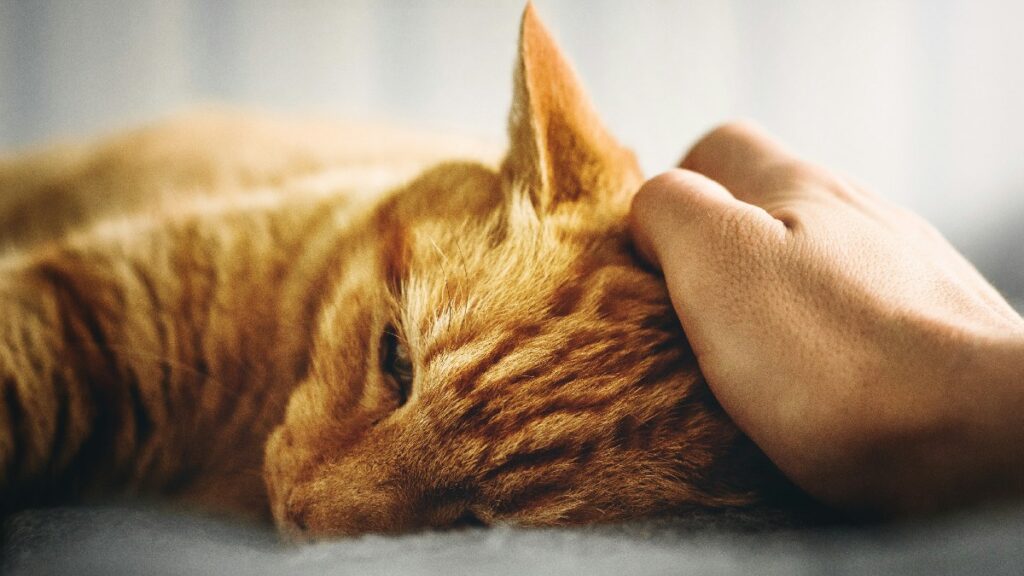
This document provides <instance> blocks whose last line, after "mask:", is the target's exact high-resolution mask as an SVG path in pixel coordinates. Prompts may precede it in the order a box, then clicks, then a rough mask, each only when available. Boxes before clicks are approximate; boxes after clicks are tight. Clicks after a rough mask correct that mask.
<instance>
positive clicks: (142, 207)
mask: <svg viewBox="0 0 1024 576" xmlns="http://www.w3.org/2000/svg"><path fill="white" fill-rule="evenodd" d="M303 134H308V135H310V136H309V137H308V138H303V136H302V135H303ZM365 134H366V132H365V130H364V131H363V132H360V131H359V130H357V129H353V128H351V127H348V128H341V129H329V128H326V127H324V126H316V127H315V128H314V127H310V125H308V124H307V125H298V124H296V125H291V124H288V123H282V122H277V121H270V120H265V119H255V118H252V119H250V117H248V116H244V115H241V116H240V115H235V114H226V113H202V114H199V115H196V116H192V117H188V118H185V119H180V120H177V121H173V122H170V123H166V124H163V125H159V126H156V127H151V128H147V129H143V130H141V131H136V132H133V133H130V134H127V135H124V136H120V137H115V138H112V139H108V140H107V141H105V142H103V143H100V144H97V145H93V146H92V147H81V148H65V149H63V151H62V152H50V153H44V154H37V155H33V156H29V157H26V158H23V159H14V160H8V161H6V162H4V163H0V186H2V187H3V190H2V192H0V194H2V196H3V197H4V198H5V200H4V203H3V204H0V221H3V222H5V223H6V225H5V228H4V231H3V232H2V233H0V241H2V242H3V243H4V244H5V245H6V246H7V247H8V251H7V254H6V256H4V257H3V259H2V260H0V318H3V321H2V323H0V386H2V390H0V392H2V394H0V415H2V419H0V498H2V506H3V509H5V510H11V509H15V508H19V507H24V506H27V505H32V504H36V503H41V502H52V501H61V500H69V499H77V498H83V497H89V496H93V495H101V494H109V493H118V492H128V493H139V494H163V495H166V496H169V497H172V498H177V499H181V500H184V501H188V502H192V503H194V504H197V505H200V506H203V507H206V508H209V509H213V510H230V511H233V512H236V513H242V514H247V515H250V516H255V517H267V518H269V517H273V519H274V520H275V521H276V522H277V524H278V526H279V527H280V528H281V529H282V530H283V531H284V532H286V533H289V534H292V535H297V534H309V535H327V534H356V533H362V532H371V531H372V532H396V531H404V530H410V529H414V528H417V527H422V526H446V525H451V524H453V523H457V522H459V521H462V520H465V519H469V518H472V519H477V520H480V521H483V522H486V523H494V522H513V523H521V524H529V525H557V524H567V523H584V522H598V521H612V520H617V519H624V518H631V517H637V516H645V515H654V514H671V513H682V512H685V511H686V510H690V509H694V508H721V507H733V506H746V505H750V504H752V503H755V502H758V501H759V500H761V499H763V498H764V495H765V494H766V493H767V492H768V491H769V490H770V489H771V487H772V486H774V483H775V476H774V474H773V472H772V471H771V468H770V466H769V465H768V464H767V462H766V461H765V459H764V458H763V457H762V456H761V455H760V454H758V453H757V451H756V450H755V449H754V448H753V447H752V445H751V444H750V443H749V442H748V441H747V440H745V439H744V438H743V437H742V435H741V434H740V433H739V432H738V431H737V430H736V429H735V428H734V426H733V425H732V424H731V423H730V422H729V420H728V419H727V418H726V417H725V415H724V414H723V413H722V411H721V410H720V409H719V407H718V405H717V404H716V403H715V401H714V399H713V397H712V396H711V395H710V393H709V392H708V389H707V387H706V386H705V384H704V382H703V380H702V378H701V376H700V373H699V371H698V370H697V367H696V362H695V359H694V357H693V354H692V352H691V351H690V350H689V349H688V348H687V346H686V341H685V338H684V336H683V334H682V331H681V330H680V327H679V325H678V323H677V321H676V320H675V317H674V315H673V313H672V308H671V303H670V302H669V299H668V297H667V294H666V293H665V290H664V288H663V286H662V283H661V281H660V279H659V278H658V277H657V275H656V274H655V273H653V272H652V271H650V270H648V269H646V268H644V267H643V266H642V265H640V264H639V263H638V262H637V260H636V258H635V256H634V254H633V252H632V249H631V247H630V245H629V242H628V239H627V234H626V230H625V224H624V222H625V218H624V216H625V212H626V207H627V204H628V200H629V196H630V194H631V193H632V191H633V190H634V189H635V188H636V186H638V184H639V182H640V174H639V171H638V169H637V167H636V162H635V160H634V159H633V157H632V155H631V154H630V153H629V152H628V151H627V150H625V149H623V148H621V147H620V146H619V145H618V144H617V143H616V142H615V141H614V140H613V139H612V138H611V136H610V135H608V134H607V132H606V131H604V129H603V127H602V126H601V123H600V121H599V120H598V119H597V117H596V115H595V114H594V113H593V111H592V110H591V108H590V107H589V104H588V103H587V101H586V99H585V97H584V96H583V94H582V91H581V89H580V88H579V86H578V85H577V83H576V80H575V76H574V75H573V73H572V71H571V69H570V68H569V67H568V65H567V64H566V63H565V62H564V61H563V60H562V59H561V56H560V55H559V53H558V50H557V47H556V46H555V45H554V43H553V42H552V41H551V39H550V36H549V35H548V33H547V32H546V30H545V29H544V28H543V26H542V25H541V24H540V22H539V21H538V20H537V18H536V16H535V15H534V14H533V12H532V9H531V8H528V9H527V13H526V15H525V16H524V21H523V28H522V37H521V46H520V60H519V63H518V65H517V71H516V95H515V102H514V104H513V113H512V115H511V120H510V135H511V138H512V141H511V147H510V150H509V152H508V154H507V156H506V157H505V160H504V161H503V162H502V164H501V165H500V167H497V168H495V167H493V166H491V165H489V164H487V163H485V162H475V161H473V162H469V161H466V162H448V163H443V164H439V165H437V166H435V167H433V168H431V169H429V170H426V171H425V172H422V173H421V174H420V175H419V176H418V177H416V178H415V179H413V180H411V181H409V182H407V183H405V184H401V185H388V182H389V179H390V182H391V184H394V183H395V182H398V181H401V179H403V178H405V177H406V176H407V175H409V174H411V173H412V172H413V171H414V170H421V169H422V168H424V167H425V166H428V165H430V164H433V163H435V162H436V161H437V160H439V159H441V158H444V157H446V156H449V155H452V156H457V155H461V154H462V153H463V152H465V151H466V150H468V149H472V148H471V147H466V146H464V145H463V144H461V143H455V142H453V141H447V142H442V143H431V144H424V142H427V141H425V140H421V139H417V138H414V137H406V136H400V135H398V134H397V133H393V132H385V131H383V130H382V131H380V132H374V134H376V136H378V138H377V140H376V141H378V142H379V141H380V140H381V139H382V140H384V141H390V142H391V144H390V145H381V144H379V143H378V144H374V145H372V146H370V145H366V146H362V147H361V146H360V145H359V144H358V142H355V141H358V140H359V139H360V138H362V137H363V136H364V135H365ZM69 150H70V151H69ZM383 190H390V192H383ZM53 202H57V203H58V204H57V205H56V206H54V205H53V204H52V203H53ZM72 208H73V209H72ZM388 330H395V331H396V332H397V334H396V336H397V337H398V338H399V339H400V340H401V341H402V342H403V344H404V345H405V346H407V348H408V350H409V353H410V356H411V358H412V362H413V365H414V368H415V377H414V380H413V384H412V389H411V391H410V394H409V397H408V400H407V402H406V403H405V404H404V405H400V403H401V397H400V395H399V394H398V393H397V391H396V390H395V387H394V385H393V383H392V382H391V381H390V380H389V378H388V376H387V375H386V374H385V373H384V371H383V368H382V365H381V363H382V358H381V341H382V338H383V336H384V334H385V331H388Z"/></svg>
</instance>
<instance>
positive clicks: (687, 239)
mask: <svg viewBox="0 0 1024 576" xmlns="http://www.w3.org/2000/svg"><path fill="white" fill-rule="evenodd" d="M765 219H767V220H774V219H773V218H771V216H769V215H768V213H767V212H764V210H761V209H759V208H757V207H756V206H753V205H751V204H747V203H746V202H742V201H740V200H737V199H736V198H735V197H733V195H732V194H731V193H730V192H729V191H728V190H726V189H725V188H724V187H723V186H722V185H721V184H719V183H718V182H715V181H714V180H711V179H710V178H708V177H706V176H704V175H703V174H699V173H697V172H692V171H690V170H683V169H675V170H670V171H668V172H665V173H663V174H661V175H659V176H655V177H654V178H652V179H650V180H648V181H647V182H645V183H644V185H643V186H642V187H641V188H640V191H639V192H637V193H636V196H634V197H633V203H632V207H631V208H630V215H629V227H630V231H631V233H632V235H633V242H634V244H635V245H636V248H637V250H638V251H639V252H640V255H641V256H642V257H643V258H644V259H646V260H647V261H649V262H650V263H652V264H654V265H655V266H657V267H659V268H661V269H662V271H664V272H668V271H667V270H665V268H666V266H670V267H671V266H676V265H679V266H682V267H684V268H686V269H690V270H693V269H694V267H699V266H700V264H701V263H702V262H708V261H712V262H713V261H715V260H717V259H714V258H708V256H709V253H712V252H718V251H720V250H722V249H730V250H735V248H736V246H735V243H736V242H737V241H738V240H737V239H736V238H734V237H733V235H732V234H731V233H730V232H731V231H730V230H726V229H725V228H726V224H728V223H735V222H738V221H742V222H744V223H747V224H749V225H751V226H753V227H754V228H755V229H756V228H758V227H762V226H764V225H765V224H766V222H765ZM725 243H729V245H728V246H726V245H723V244H725Z"/></svg>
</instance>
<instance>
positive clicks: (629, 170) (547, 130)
mask: <svg viewBox="0 0 1024 576" xmlns="http://www.w3.org/2000/svg"><path fill="white" fill-rule="evenodd" d="M514 89H515V92H514V95H513V101H512V112H511V114H510V116H509V137H510V140H511V142H510V148H509V153H508V156H507V157H506V158H505V162H504V164H503V165H502V175H503V177H504V180H505V182H506V185H510V186H511V187H512V188H513V189H519V190H523V191H525V192H528V193H529V195H530V198H531V200H532V201H533V203H534V205H535V206H536V208H537V210H538V211H539V212H542V213H543V212H550V211H552V210H554V209H556V208H557V207H558V206H559V205H562V204H564V203H567V202H580V201H583V202H594V201H598V202H620V201H621V202H622V203H623V204H625V203H626V202H627V201H628V199H629V197H630V196H631V195H632V194H633V192H635V191H636V189H637V188H638V187H639V186H640V183H641V181H642V175H641V172H640V168H639V166H638V165H637V162H636V157H635V156H634V155H633V153H632V151H630V150H628V149H626V148H624V147H622V146H621V145H620V144H619V143H618V142H616V140H615V138H614V137H612V135H611V134H610V133H609V132H608V131H607V130H606V129H605V127H604V125H603V124H602V123H601V120H600V118H598V116H597V113H596V112H595V111H594V108H593V106H592V105H591V104H590V100H589V99H588V98H587V95H586V93H585V92H584V91H583V87H582V85H581V84H580V82H579V79H578V78H577V77H576V74H575V72H574V71H573V69H572V67H571V66H570V65H569V63H568V61H567V60H566V59H565V57H564V56H563V55H562V53H561V51H560V50H559V48H558V45H557V44H556V43H555V41H554V39H553V38H552V36H551V33H550V32H549V31H548V30H547V28H546V27H545V26H544V23H543V22H541V21H540V18H539V17H538V16H537V14H536V11H535V10H534V8H533V5H532V4H527V6H526V10H525V12H524V13H523V21H522V27H521V29H520V36H519V59H518V62H517V64H516V68H515V88H514Z"/></svg>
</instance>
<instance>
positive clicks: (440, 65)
mask: <svg viewBox="0 0 1024 576" xmlns="http://www.w3.org/2000/svg"><path fill="white" fill-rule="evenodd" d="M536 4H537V7H538V10H539V12H540V14H541V15H542V16H543V17H544V18H545V19H546V21H547V22H548V24H549V25H550V27H551V28H552V30H553V31H554V32H555V34H556V36H557V37H558V38H559V40H560V42H561V44H562V46H563V48H564V49H565V51H566V52H567V53H568V55H569V56H570V58H571V59H572V60H573V61H574V62H575V63H576V65H577V68H578V70H579V72H580V74H581V76H582V77H583V79H584V82H585V84H586V85H587V87H588V88H589V90H590V92H591V95H592V96H593V98H594V100H595V103H596V105H597V107H598V109H599V110H600V111H601V113H602V114H603V116H604V117H605V119H606V121H607V123H608V124H609V125H610V126H611V128H612V129H613V131H614V132H615V133H616V134H617V135H618V136H619V137H620V139H621V140H622V141H623V142H625V143H627V144H628V145H630V146H632V147H633V148H634V149H635V150H636V151H637V152H638V154H639V156H640V158H641V161H642V163H643V166H644V168H645V169H646V170H647V171H648V173H652V174H653V173H655V172H657V171H659V170H662V169H664V168H667V167H669V166H671V165H672V164H673V163H675V162H676V161H677V160H678V158H679V156H680V155H681V153H682V152H683V150H684V149H685V148H686V147H687V146H688V145H689V143H691V142H692V141H693V140H694V139H695V138H697V137H699V135H700V134H701V133H702V132H703V131H705V130H707V129H709V128H711V127H712V126H714V125H715V124H716V123H718V122H721V121H723V120H725V119H728V118H733V117H737V116H741V117H748V118H752V119H755V120H757V121H758V122H760V123H762V124H764V125H766V126H767V128H768V129H769V130H770V131H772V132H774V133H775V134H777V135H779V136H780V137H781V138H782V139H784V140H785V141H787V142H789V143H790V144H791V145H792V146H793V147H794V148H795V149H797V150H798V151H799V152H801V153H802V154H804V155H805V156H808V157H809V158H811V159H813V160H815V161H817V162H819V163H822V164H825V165H827V166H829V167H832V168H835V169H838V170H840V171H842V172H845V173H846V174H848V175H851V176H853V177H854V178H855V179H857V180H859V181H860V182H862V183H863V184H865V185H867V186H869V187H871V188H874V189H875V190H877V191H879V192H880V193H882V194H884V195H886V196H888V197H890V198H892V199H893V200H895V201H897V202H899V203H901V204H903V205H906V206H908V207H910V208H912V209H913V210H915V211H917V212H919V213H921V214H923V215H924V216H925V217H927V218H928V219H929V220H931V221H932V222H933V223H935V224H936V225H937V226H938V227H939V228H940V229H941V230H942V231H943V232H944V233H945V234H946V235H947V236H948V237H949V238H950V239H951V240H952V241H953V243H954V244H956V245H957V246H958V247H959V248H961V250H963V251H964V252H965V253H966V254H967V255H968V257H969V258H970V259H971V260H972V261H974V262H975V263H976V265H978V266H979V268H981V270H982V271H983V273H985V274H986V276H988V277H989V278H990V279H991V280H993V281H994V282H995V283H996V285H997V286H998V287H1000V289H1002V290H1003V292H1004V293H1005V294H1007V295H1008V296H1009V297H1010V298H1011V299H1014V300H1016V301H1017V304H1018V306H1020V303H1021V302H1022V301H1024V32H1022V29H1021V23H1022V22H1024V2H1019V1H1014V0H916V1H914V0H903V1H901V0H876V1H871V0H847V1H821V0H784V1H772V2H766V1H761V0H718V1H712V0H705V1H697V0H694V1H689V0H687V1H674V2H670V1H657V0H632V1H630V2H625V1H622V0H537V1H536ZM523 5H524V1H523V0H489V1H487V2H483V1H479V0H449V1H443V2H442V1H437V2H413V1H400V0H389V1H384V0H210V1H201V0H177V1H172V0H92V1H75V0H0V149H2V150H3V151H4V153H10V152H12V151H14V150H19V149H25V148H30V147H35V146H39V145H42V144H44V143H45V142H47V141H49V140H51V139H54V138H64V137H70V136H82V135H88V134H93V133H96V132H107V131H111V130H114V129H117V128H120V127H124V126H127V125H131V124H134V123H138V122H140V121H145V120H147V119H152V118H155V117H159V116H163V115H166V114H168V113H171V112H174V111H178V110H181V109H183V108H187V107H188V106H190V105H194V104H198V103H204V102H211V101H213V102H237V103H241V104H245V105H250V106H258V107H264V108H269V109H273V110H278V111H285V112H288V111H296V112H302V113H309V112H315V113H322V114H326V115H331V116H349V117H351V116H356V117H361V118H381V119H387V120H397V121H401V122H404V123H407V124H411V125H415V126H422V127H428V128H434V129H443V130H450V131H455V132H462V133H470V134H476V135H482V136H488V137H492V138H494V139H501V138H503V137H504V126H505V116H506V112H507V108H508V105H509V102H510V99H511V98H510V96H511V71H512V64H513V60H514V55H515V45H516V34H517V27H518V20H519V15H520V12H521V10H522V7H523Z"/></svg>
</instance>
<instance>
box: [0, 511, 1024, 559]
mask: <svg viewBox="0 0 1024 576" xmlns="http://www.w3.org/2000/svg"><path fill="white" fill-rule="evenodd" d="M3 539H4V544H3V563H2V567H3V570H4V573H8V574H73V575H76V576H78V575H82V576H87V575H91V574H96V575H104V576H107V575H117V574H153V575H160V574H218V575H232V574H239V575H246V576H249V575H260V574H352V575H359V576H373V575H378V574H381V575H383V574H409V575H426V574H444V575H460V574H466V575H474V576H476V575H485V574H494V575H524V574H586V575H601V574H609V575H619V574H700V575H717V574H723V575H726V574H727V575H734V574H735V575H739V574H744V575H746V574H787V575H790V574H927V575H935V574H971V575H972V576H982V575H986V576H987V575H1000V574H1013V575H1018V576H1019V575H1022V574H1024V507H1014V508H1003V509H995V510H986V511H975V512H972V513H969V514H963V515H958V516H953V517H945V518H939V519H932V520H930V521H927V522H921V523H915V524H906V525H899V526H888V527H878V526H873V527H849V526H847V527H841V528H839V527H832V528H816V529H791V528H782V527H779V525H778V524H776V523H774V522H773V521H772V519H770V518H768V519H765V518H749V517H735V516H729V515H724V516H707V517H693V518H687V519H679V520H673V521H651V522H644V523H637V524H629V525H623V526H604V527H591V528H581V529H559V530H555V529H548V530H526V529H513V528H509V527H498V528H490V529H479V528H478V529H469V530H463V531H453V532H425V533H421V534H413V535H408V536H401V537H383V536H364V537H361V538H355V539H349V540H341V541H336V542H330V543H321V544H312V545H304V546H289V545H284V544H281V543H279V542H278V541H277V540H276V538H275V536H274V534H273V533H272V532H270V531H269V530H263V529H256V528H252V527H244V526H239V525H236V524H230V523H225V522H221V521H216V520H211V519H208V518H202V517H196V516H188V515H182V514H180V513H174V512H170V511H166V510H159V509H156V508H147V507H141V506H114V505H111V506H93V507H77V508H61V509H50V510H33V511H28V512H22V513H20V514H18V515H15V516H13V517H11V518H9V519H8V520H7V521H6V523H5V525H4V529H3Z"/></svg>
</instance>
